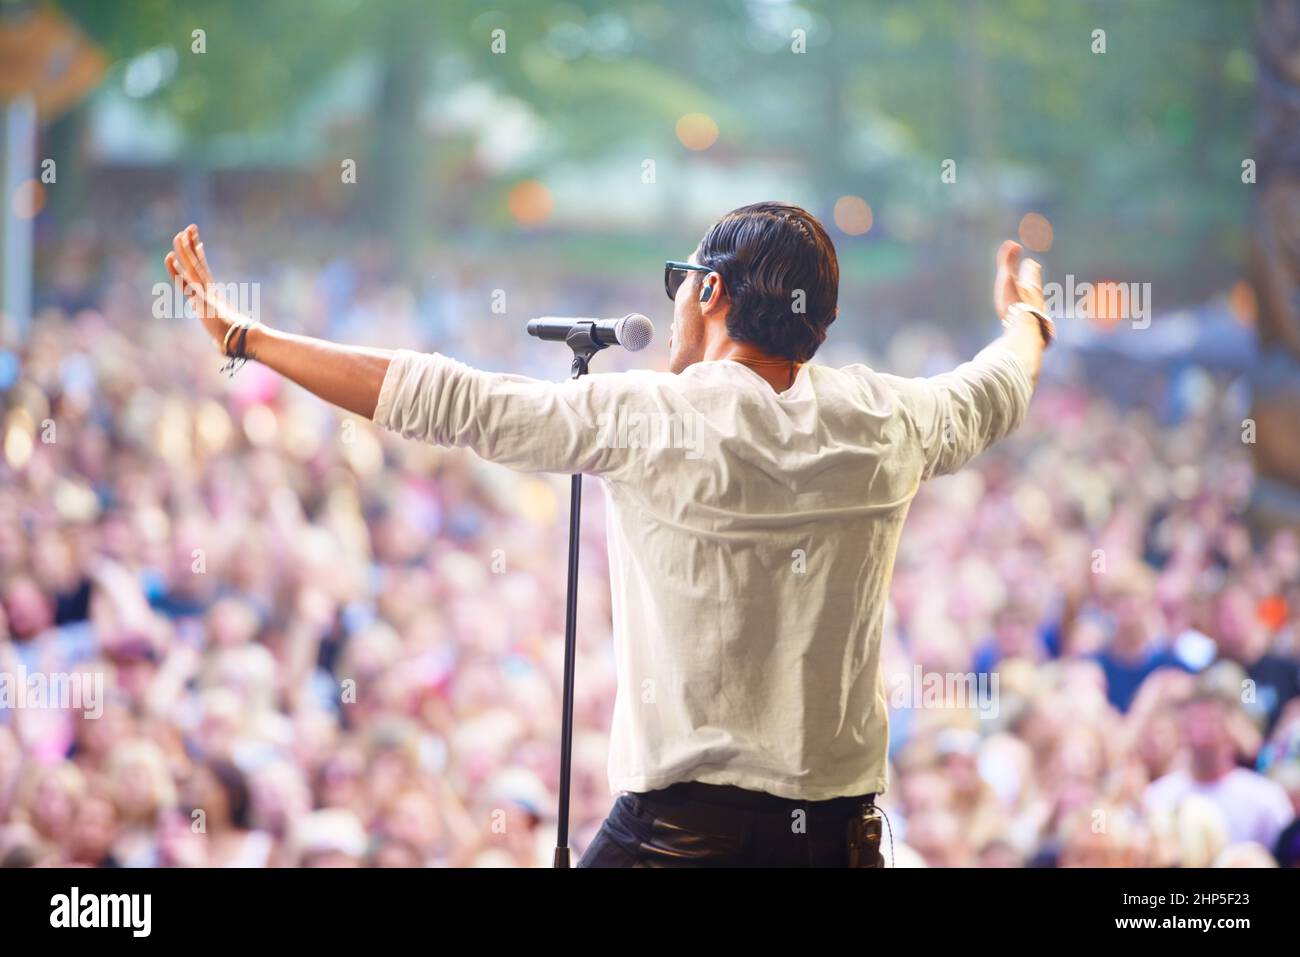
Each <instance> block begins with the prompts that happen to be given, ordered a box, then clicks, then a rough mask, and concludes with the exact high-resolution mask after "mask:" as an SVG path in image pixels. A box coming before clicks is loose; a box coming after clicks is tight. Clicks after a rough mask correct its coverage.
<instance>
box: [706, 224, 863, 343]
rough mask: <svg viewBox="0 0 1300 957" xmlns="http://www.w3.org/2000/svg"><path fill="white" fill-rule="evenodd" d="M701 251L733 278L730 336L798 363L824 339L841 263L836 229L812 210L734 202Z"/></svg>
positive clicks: (715, 267) (726, 277)
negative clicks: (834, 240) (830, 229)
mask: <svg viewBox="0 0 1300 957" xmlns="http://www.w3.org/2000/svg"><path fill="white" fill-rule="evenodd" d="M698 258H699V260H700V265H702V266H708V267H709V268H710V269H712V270H714V271H715V272H717V273H719V274H720V275H721V276H722V280H723V282H724V283H725V284H726V287H727V293H728V295H729V296H730V297H731V310H730V312H728V313H727V334H728V335H729V336H731V338H733V339H735V340H737V341H738V342H749V343H753V344H754V345H756V346H758V347H759V348H761V349H762V350H763V351H764V352H768V353H771V354H773V355H778V356H783V357H784V358H787V359H794V360H796V361H798V362H804V361H806V360H808V359H811V358H812V356H813V353H815V352H816V351H817V348H818V347H819V346H820V345H821V344H822V342H823V341H825V339H826V328H827V327H828V326H829V325H830V324H831V323H832V322H834V321H835V309H836V300H837V299H838V297H839V285H840V264H839V260H838V259H837V258H836V256H835V246H834V245H833V244H832V243H831V238H830V236H828V235H827V234H826V230H825V229H823V228H822V224H821V223H819V222H818V221H817V218H816V217H815V216H813V215H812V214H811V213H809V212H808V211H807V210H805V209H801V208H799V207H798V206H792V205H791V204H789V203H754V204H752V205H750V206H742V207H740V208H739V209H733V210H732V211H731V212H729V213H727V215H725V216H723V217H722V219H720V220H718V221H717V222H716V223H715V224H714V225H713V227H712V228H711V229H710V230H709V231H708V233H706V234H705V236H704V239H702V240H701V241H700V250H699V257H698ZM797 292H799V293H802V295H801V296H796V293H797Z"/></svg>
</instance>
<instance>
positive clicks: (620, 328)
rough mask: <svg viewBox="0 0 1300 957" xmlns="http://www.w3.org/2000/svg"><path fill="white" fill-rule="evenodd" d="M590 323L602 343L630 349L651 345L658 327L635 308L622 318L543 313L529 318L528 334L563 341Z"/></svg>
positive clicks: (594, 334)
mask: <svg viewBox="0 0 1300 957" xmlns="http://www.w3.org/2000/svg"><path fill="white" fill-rule="evenodd" d="M584 325H590V326H591V338H592V339H594V340H595V341H596V342H598V343H600V344H601V345H603V346H622V347H623V348H624V349H626V350H627V351H628V352H640V351H641V350H642V349H644V348H645V347H646V346H648V345H650V340H651V339H653V338H654V335H655V327H654V323H652V322H651V321H650V320H649V319H647V318H646V317H645V316H643V315H641V314H640V313H639V312H633V313H630V314H628V315H626V316H624V317H623V318H622V319H576V318H572V317H566V316H542V317H541V318H540V319H530V320H528V334H529V335H530V336H536V337H537V338H538V339H551V340H555V341H558V342H564V341H565V340H567V339H568V337H569V333H571V332H572V331H573V330H574V329H575V328H577V327H579V326H584Z"/></svg>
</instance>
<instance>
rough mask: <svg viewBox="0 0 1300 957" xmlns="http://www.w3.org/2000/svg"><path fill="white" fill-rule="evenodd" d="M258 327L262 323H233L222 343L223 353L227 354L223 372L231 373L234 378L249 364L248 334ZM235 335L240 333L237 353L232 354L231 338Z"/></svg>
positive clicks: (237, 339) (236, 348)
mask: <svg viewBox="0 0 1300 957" xmlns="http://www.w3.org/2000/svg"><path fill="white" fill-rule="evenodd" d="M256 326H261V323H260V322H257V321H256V320H254V321H251V322H240V323H231V324H230V328H229V329H227V330H226V339H225V342H224V343H222V351H223V352H224V353H225V354H226V364H225V365H223V366H222V367H221V371H222V372H227V373H229V374H230V375H231V377H232V378H233V377H234V375H235V373H236V372H238V371H239V370H240V369H242V368H243V367H244V364H245V363H246V362H248V351H247V346H248V333H249V331H250V330H252V329H253V328H254V327H256ZM235 333H239V336H238V338H236V339H235V351H234V353H233V354H232V353H231V352H230V337H231V336H232V335H234V334H235Z"/></svg>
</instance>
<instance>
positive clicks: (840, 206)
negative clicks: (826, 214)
mask: <svg viewBox="0 0 1300 957" xmlns="http://www.w3.org/2000/svg"><path fill="white" fill-rule="evenodd" d="M872 221H873V216H872V213H871V206H870V205H868V203H867V201H866V200H865V199H863V198H862V197H861V196H841V197H840V198H839V199H837V200H836V201H835V225H836V226H838V227H839V228H840V230H841V231H842V232H845V233H848V234H849V235H850V236H861V235H862V234H863V233H865V232H867V231H869V230H870V229H871V223H872Z"/></svg>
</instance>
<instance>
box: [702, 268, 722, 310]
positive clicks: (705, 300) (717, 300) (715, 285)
mask: <svg viewBox="0 0 1300 957" xmlns="http://www.w3.org/2000/svg"><path fill="white" fill-rule="evenodd" d="M726 301H727V287H726V286H725V285H724V284H723V282H722V276H721V275H719V274H718V273H716V272H711V273H709V274H708V275H707V276H705V277H704V281H703V282H702V283H701V284H700V311H701V312H705V313H708V312H711V311H712V310H714V309H716V308H717V307H719V306H724V307H725V304H726Z"/></svg>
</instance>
